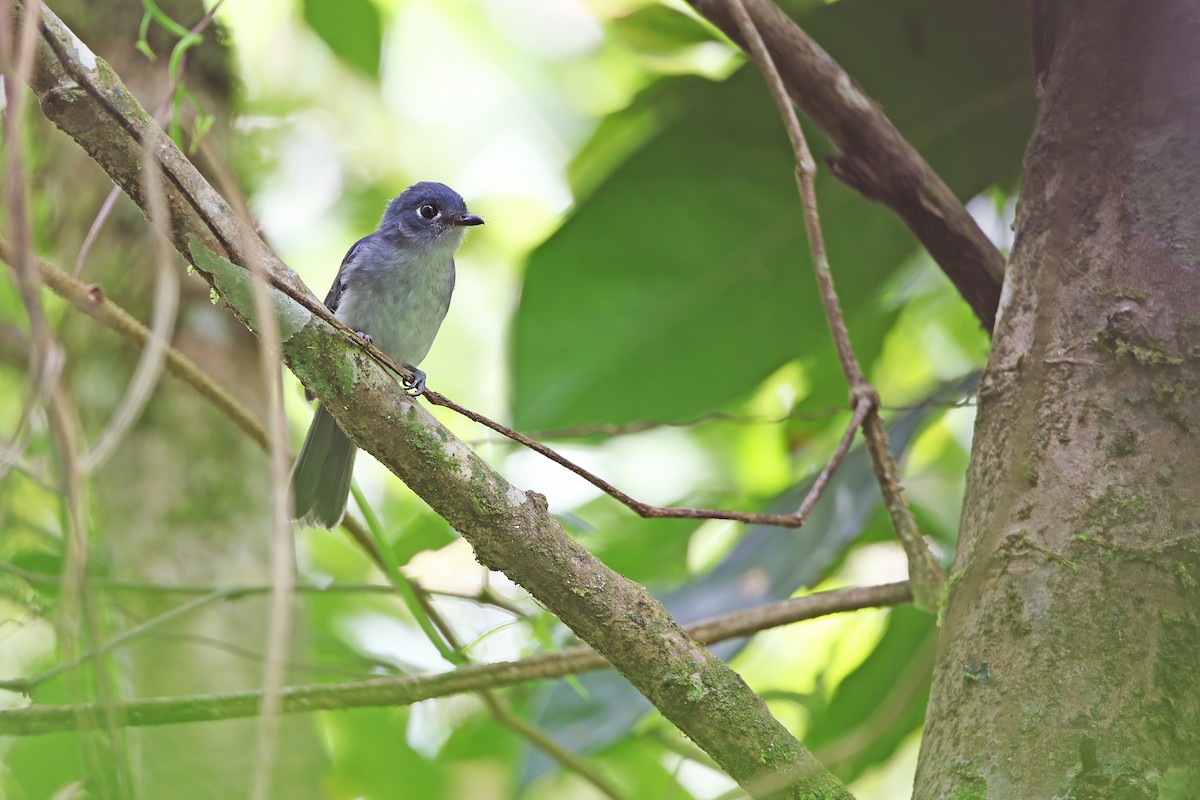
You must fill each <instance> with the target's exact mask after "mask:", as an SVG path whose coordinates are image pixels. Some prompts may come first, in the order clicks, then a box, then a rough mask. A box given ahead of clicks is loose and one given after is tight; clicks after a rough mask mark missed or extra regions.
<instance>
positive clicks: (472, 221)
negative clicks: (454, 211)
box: [454, 211, 483, 228]
mask: <svg viewBox="0 0 1200 800" xmlns="http://www.w3.org/2000/svg"><path fill="white" fill-rule="evenodd" d="M482 224H483V217H480V216H477V215H475V214H472V213H470V212H469V211H464V212H463V213H461V214H459V215H458V216H457V217H455V218H454V225H455V226H456V227H459V228H467V227H470V226H472V225H482Z"/></svg>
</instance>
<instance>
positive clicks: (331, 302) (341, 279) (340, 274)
mask: <svg viewBox="0 0 1200 800" xmlns="http://www.w3.org/2000/svg"><path fill="white" fill-rule="evenodd" d="M370 238H371V235H367V236H364V237H363V238H361V239H359V240H358V241H357V242H355V243H354V244H353V245H352V246H351V247H350V249H349V250H347V251H346V257H345V258H343V259H342V265H341V266H340V267H338V271H337V276H336V277H335V278H334V279H333V286H331V287H329V294H327V295H325V307H326V308H328V309H329V310H330V311H332V312H334V313H337V308H338V301H340V300H341V299H342V290H344V289H345V288H346V278H347V276H348V273H349V267H350V266H351V265H352V264H353V263H354V259H355V257H356V256H357V255H358V254H359V252H361V251H362V249H363V245H365V244H366V243H367V240H368V239H370Z"/></svg>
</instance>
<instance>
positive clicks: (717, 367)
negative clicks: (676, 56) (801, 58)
mask: <svg viewBox="0 0 1200 800" xmlns="http://www.w3.org/2000/svg"><path fill="white" fill-rule="evenodd" d="M993 5H997V6H1006V5H1008V4H989V3H987V2H985V1H984V0H964V1H963V2H960V3H954V4H949V5H943V4H938V5H936V6H934V5H931V4H929V3H925V2H919V0H903V1H902V2H893V3H886V4H879V3H870V2H865V1H864V0H843V2H840V3H836V4H833V5H830V6H823V7H821V8H819V9H817V10H815V11H813V12H812V13H809V14H807V15H806V16H805V17H804V19H803V20H802V22H803V24H804V25H805V26H806V28H807V29H808V30H809V32H810V33H812V34H813V36H814V37H815V38H816V39H817V41H819V42H821V43H822V44H825V45H827V46H828V48H829V50H830V51H831V52H832V53H833V55H834V56H835V57H836V58H838V59H839V60H841V61H842V63H843V64H844V65H845V66H846V67H847V69H848V70H849V71H850V73H851V74H852V75H854V76H855V77H856V78H857V79H858V80H859V81H860V82H861V83H862V84H863V86H864V88H865V89H866V90H867V91H868V92H869V93H870V94H871V95H872V96H874V97H876V98H877V99H878V100H880V101H881V102H882V104H883V106H884V107H885V108H886V109H887V111H888V113H889V114H890V115H891V117H892V119H893V120H894V121H895V122H896V124H897V125H898V126H899V127H900V129H901V131H902V132H903V133H905V134H906V135H908V136H909V137H910V139H911V140H912V141H913V142H914V144H915V145H916V146H917V147H918V149H920V150H921V152H922V153H923V155H925V157H926V158H927V159H928V160H929V161H930V162H931V164H932V165H933V166H934V168H935V169H938V170H939V171H940V172H941V174H942V176H943V177H944V178H945V179H946V181H947V182H948V183H949V185H950V186H951V188H952V189H954V190H955V191H956V192H957V193H958V194H959V195H960V196H962V197H968V196H970V195H972V194H974V193H975V192H978V191H980V190H982V189H983V188H985V187H986V186H988V185H991V184H993V183H996V182H998V181H1004V180H1007V179H1011V177H1012V176H1014V175H1016V174H1017V173H1018V172H1019V169H1020V162H1021V151H1022V149H1023V143H1024V140H1025V138H1026V135H1027V133H1028V131H1029V129H1030V125H1031V120H1032V108H1033V104H1032V83H1031V80H1030V78H1029V67H1028V64H1027V59H1026V57H1025V49H1026V48H1025V32H1024V19H1023V16H1022V12H1021V9H1019V8H1015V7H1014V8H1012V9H1009V8H992V7H991V6H993ZM980 20H983V22H980ZM621 119H622V121H623V122H622V124H621V125H617V126H605V127H604V129H603V131H602V133H607V134H612V133H613V132H614V131H615V132H616V134H617V135H619V136H622V137H624V141H625V142H626V146H631V147H635V148H638V149H636V152H633V153H632V155H629V156H628V157H627V158H626V159H625V160H624V161H623V162H622V163H620V165H619V166H617V167H616V168H615V169H614V171H613V172H612V173H611V175H610V176H609V177H608V179H607V180H605V181H603V182H602V183H599V185H598V186H596V188H595V189H594V190H593V191H592V192H591V194H589V195H588V196H587V197H585V198H583V199H581V200H580V201H579V204H578V206H577V207H576V209H575V211H574V213H573V214H572V216H571V217H570V218H568V219H567V221H566V222H565V223H564V224H563V226H562V227H561V228H560V229H559V230H558V231H557V232H556V233H555V234H554V235H553V236H552V237H551V238H550V239H549V240H547V241H546V242H545V243H544V244H543V245H542V246H541V247H540V248H539V249H538V250H537V251H536V252H535V253H534V254H533V256H532V257H531V259H530V263H529V268H528V272H527V275H526V279H525V284H524V288H523V293H522V298H521V305H520V307H519V309H518V312H517V315H516V317H515V320H514V325H513V345H512V347H513V350H512V372H513V398H512V399H513V411H514V416H515V419H516V423H517V425H518V427H523V428H535V429H536V428H547V427H559V426H570V425H578V424H586V423H596V422H608V423H622V422H627V421H631V420H634V419H645V418H651V419H662V420H677V419H681V418H685V417H690V416H692V415H696V414H701V413H704V412H707V411H711V410H712V409H714V408H716V407H720V406H721V405H723V404H726V403H729V402H730V401H733V400H735V399H737V398H740V397H743V396H745V395H746V394H747V393H748V392H749V391H751V390H752V389H753V387H754V386H756V385H757V384H758V383H759V382H760V381H761V380H762V379H763V378H764V377H766V376H767V375H769V374H770V373H772V372H773V371H774V370H776V369H777V368H778V367H779V366H780V365H782V364H784V363H786V362H788V361H790V360H794V359H805V360H806V361H807V362H808V364H809V366H815V365H816V364H817V362H821V363H822V364H824V366H823V367H822V369H821V371H820V376H821V378H822V380H819V381H818V380H813V381H812V383H813V384H814V385H818V386H821V387H822V388H823V389H825V390H826V391H829V392H830V393H831V396H838V397H839V398H844V394H845V388H844V386H842V385H839V384H838V383H837V382H836V381H834V380H832V378H833V377H834V376H835V373H836V369H837V365H836V362H833V361H832V360H831V353H832V350H831V345H830V342H829V337H828V333H827V332H826V329H825V321H824V318H823V315H822V312H821V308H820V305H819V302H818V298H817V295H816V288H815V282H814V280H813V278H812V276H811V267H810V265H809V262H808V258H807V247H806V244H805V240H804V235H803V223H802V218H801V214H800V207H799V202H798V200H797V197H796V189H795V185H794V182H793V179H792V169H793V167H792V157H791V151H790V148H789V146H788V144H787V139H786V136H785V135H784V132H783V128H782V125H781V123H780V122H779V119H778V115H777V113H776V111H775V109H774V107H773V104H772V103H771V100H770V97H769V95H768V93H767V91H766V88H765V85H764V83H763V80H762V78H761V77H760V76H759V75H758V74H757V73H756V72H755V71H753V70H750V69H742V70H740V71H739V72H738V73H737V74H735V75H734V76H733V77H731V78H730V79H728V80H726V81H724V82H723V83H711V82H708V81H705V80H701V79H696V78H690V79H675V80H671V81H668V82H664V83H663V84H661V85H659V86H656V87H653V88H651V89H650V90H648V91H647V92H646V93H644V94H643V96H642V97H641V98H639V99H638V100H637V101H635V104H634V107H633V108H631V109H629V110H626V111H625V112H623V113H622V115H621ZM639 121H640V123H641V124H640V125H639V124H637V123H638V122H639ZM812 145H813V149H814V151H815V152H816V154H817V155H818V157H820V156H821V155H823V154H824V155H827V154H829V153H830V151H829V148H828V146H827V145H826V144H825V143H824V142H822V141H821V140H820V139H819V137H816V136H814V137H813V141H812ZM617 149H623V148H620V147H618V148H617ZM586 154H587V157H588V158H589V159H590V161H589V166H588V167H586V168H584V169H583V170H581V172H582V173H583V174H585V175H586V176H587V178H586V181H585V182H586V183H588V184H596V183H598V179H597V177H596V163H597V159H598V156H597V154H602V155H603V158H600V159H599V161H600V162H603V163H608V164H611V163H615V162H616V161H617V160H618V159H617V158H616V157H614V153H613V151H612V148H609V149H607V150H606V148H605V147H604V146H603V145H602V144H592V145H589V146H588V148H587V149H586ZM818 194H819V198H820V206H821V212H822V222H823V227H824V231H825V235H826V239H827V243H828V247H829V252H830V257H831V260H832V263H833V267H834V273H835V279H836V280H837V283H838V288H839V291H840V293H841V297H842V304H843V308H844V310H845V312H846V315H847V318H848V320H849V322H850V324H851V334H852V336H853V339H854V344H855V347H856V349H857V351H858V353H859V356H860V358H861V359H862V360H863V361H864V362H865V366H868V367H869V364H870V362H871V360H872V359H873V357H874V355H875V354H876V353H877V352H878V349H877V348H878V346H879V341H878V340H879V338H880V333H881V331H882V330H883V329H885V327H886V325H887V324H888V322H889V321H888V320H886V319H881V318H880V316H879V312H878V310H877V308H876V307H875V306H874V303H873V300H874V297H875V293H876V291H877V289H878V287H880V286H881V285H882V284H883V283H884V282H885V281H886V279H887V278H888V276H889V275H891V274H892V273H893V272H894V271H895V270H896V269H897V268H898V267H899V266H900V265H901V264H902V263H903V262H904V261H905V260H906V259H907V258H908V257H909V256H910V255H911V253H912V252H913V250H914V248H915V247H916V243H915V241H914V239H913V238H912V236H911V235H910V234H909V233H908V231H907V230H905V229H904V228H903V226H901V225H900V223H899V222H898V221H897V220H896V219H895V218H894V217H893V216H892V214H891V213H890V212H889V211H887V210H885V209H883V208H882V207H880V206H876V205H873V204H870V203H868V202H867V201H865V200H863V199H862V198H860V197H859V196H858V195H856V194H855V193H853V192H852V191H850V190H849V189H847V188H846V187H844V186H843V185H841V184H840V183H838V182H837V181H836V180H834V179H833V178H832V177H831V176H830V175H829V174H828V171H827V170H824V171H822V172H821V174H820V175H819V177H818ZM826 377H830V378H831V379H830V380H825V378H826ZM835 389H836V392H834V391H833V390H835Z"/></svg>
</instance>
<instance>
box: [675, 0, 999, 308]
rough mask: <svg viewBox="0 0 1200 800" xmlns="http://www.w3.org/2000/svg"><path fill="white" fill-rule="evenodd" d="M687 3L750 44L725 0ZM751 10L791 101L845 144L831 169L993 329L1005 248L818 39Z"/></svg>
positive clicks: (765, 9) (760, 5) (766, 10)
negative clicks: (905, 234) (891, 218)
mask: <svg viewBox="0 0 1200 800" xmlns="http://www.w3.org/2000/svg"><path fill="white" fill-rule="evenodd" d="M688 2H689V3H690V4H691V5H692V7H693V8H695V9H696V11H698V12H699V13H700V14H701V15H703V16H704V17H705V18H707V19H708V20H709V21H710V22H712V23H713V24H714V25H716V26H717V27H718V28H720V29H721V30H722V31H723V32H724V33H725V35H727V36H728V37H729V38H731V39H733V40H734V41H735V42H737V44H738V45H740V46H741V47H742V48H743V49H745V48H746V47H747V37H746V35H745V34H744V33H743V32H742V30H741V27H740V26H739V24H738V22H737V19H736V17H735V16H734V11H733V9H731V7H730V6H729V4H728V3H727V2H725V0H688ZM746 9H747V12H748V13H749V16H750V18H751V19H752V20H753V21H754V27H755V28H756V29H757V30H758V31H759V33H760V35H761V37H762V40H763V41H764V43H765V46H766V50H767V51H768V52H769V53H770V55H771V57H772V58H773V59H774V62H775V63H776V64H777V65H778V68H779V72H780V73H781V75H782V81H783V85H784V86H785V87H786V90H787V94H788V95H789V96H790V97H791V99H792V102H794V103H795V104H796V105H797V106H798V107H799V108H800V109H801V110H803V111H804V113H805V114H806V115H808V117H809V118H810V119H811V120H812V121H813V122H815V123H816V124H817V127H818V128H820V129H821V131H822V132H823V133H824V134H825V135H826V136H827V137H829V139H830V141H832V142H833V144H834V145H835V146H836V147H837V148H838V149H839V150H840V151H841V155H840V156H839V157H838V158H836V159H832V160H831V161H830V162H829V167H830V169H831V171H832V172H833V174H834V175H836V176H837V177H838V178H840V179H841V180H842V181H843V182H844V183H846V184H847V185H849V186H850V187H851V188H853V189H855V190H856V191H858V192H860V193H862V194H863V195H864V196H865V197H867V198H868V199H870V200H874V201H876V202H878V203H881V204H883V205H885V206H887V207H888V208H890V209H891V210H892V211H893V212H895V213H896V215H897V216H898V217H900V219H901V220H903V221H904V223H905V224H906V225H908V227H909V229H910V230H912V232H913V234H915V235H916V237H917V239H918V240H919V241H920V242H921V244H923V245H924V246H925V249H926V250H928V251H929V254H930V255H931V256H932V257H933V260H934V261H936V262H937V264H938V266H940V267H941V268H942V271H943V272H945V273H946V276H947V277H948V278H950V280H951V282H953V283H954V286H955V288H957V289H958V292H959V294H960V295H962V297H963V299H965V300H966V301H967V303H968V304H969V305H970V306H971V309H972V310H973V311H974V312H975V316H977V317H978V318H979V321H980V322H981V323H983V327H984V328H985V329H986V330H987V331H989V332H990V331H991V330H992V328H993V326H994V325H995V322H996V309H997V308H998V307H999V304H1000V283H1001V281H1002V280H1003V279H1004V257H1003V256H1002V255H1001V254H1000V251H999V250H997V249H996V247H995V245H993V244H992V243H991V242H990V241H989V240H988V238H987V237H986V236H985V235H984V233H983V231H981V230H980V229H979V226H978V225H976V224H975V220H974V219H972V218H971V215H970V214H968V213H967V210H966V208H964V207H963V204H962V203H960V202H959V201H958V198H957V197H955V196H954V193H953V192H952V191H950V188H949V187H948V186H946V184H945V183H944V182H943V181H942V179H941V178H939V177H938V176H937V174H936V173H935V172H934V171H933V170H932V169H931V168H930V166H929V165H928V164H926V163H925V160H924V159H922V158H921V155H920V154H919V153H918V152H917V151H916V150H915V149H913V146H912V145H910V144H909V143H908V142H907V141H905V139H904V137H902V136H901V135H900V133H899V131H897V130H896V128H895V126H893V125H892V123H891V121H890V120H889V119H888V118H887V116H886V115H885V114H884V113H883V110H882V109H881V108H880V107H879V105H878V104H877V103H875V102H874V101H873V100H871V99H870V98H869V97H867V96H866V94H864V93H863V91H862V89H861V88H860V87H859V86H858V84H857V83H855V82H854V79H853V78H851V77H850V76H849V75H848V74H847V73H846V71H845V70H843V69H842V68H841V67H840V66H839V65H838V63H837V62H836V61H834V60H833V59H832V58H831V57H830V56H829V54H828V53H826V52H825V51H824V50H822V49H821V47H820V45H818V44H817V43H816V42H814V41H813V40H812V39H810V38H809V37H808V35H807V34H806V33H805V32H804V31H803V30H801V28H800V26H799V25H797V24H796V23H795V22H793V21H792V20H790V19H789V18H788V17H787V15H786V14H784V13H783V12H782V11H780V10H779V9H778V8H777V7H776V6H775V4H774V3H773V2H772V0H746ZM755 60H756V61H759V62H760V63H761V59H757V58H756V59H755Z"/></svg>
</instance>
